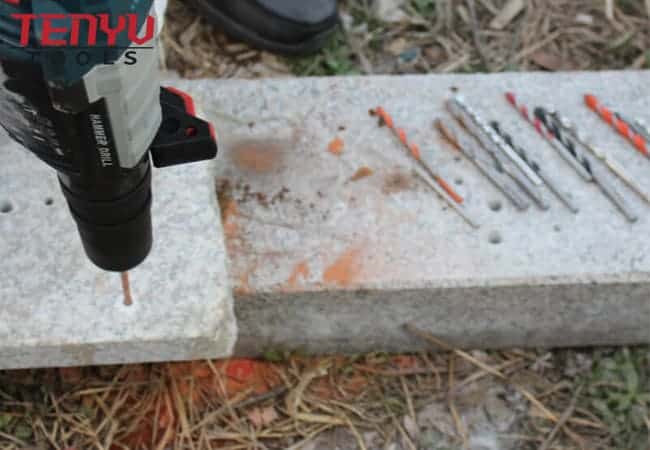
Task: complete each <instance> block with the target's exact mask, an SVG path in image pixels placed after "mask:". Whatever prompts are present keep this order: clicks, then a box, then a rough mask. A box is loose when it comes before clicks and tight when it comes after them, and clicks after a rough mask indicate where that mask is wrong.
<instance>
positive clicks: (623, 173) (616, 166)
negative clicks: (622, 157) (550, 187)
mask: <svg viewBox="0 0 650 450" xmlns="http://www.w3.org/2000/svg"><path fill="white" fill-rule="evenodd" d="M552 115H553V116H554V117H555V118H556V122H557V124H558V125H559V126H560V127H561V128H562V129H563V130H564V131H566V132H567V133H568V134H569V135H570V136H571V137H572V138H573V139H575V140H576V142H578V143H579V144H580V145H582V147H583V148H585V149H587V150H589V151H590V152H591V153H592V154H593V155H594V156H595V157H596V158H598V159H599V160H601V161H602V162H603V163H604V164H605V165H606V166H607V167H608V168H609V170H611V171H612V173H613V174H614V175H616V176H617V177H618V178H620V179H621V180H622V181H623V182H624V183H625V184H627V186H628V187H629V188H630V189H631V190H632V191H634V192H635V193H636V194H638V195H639V197H641V198H642V199H643V200H645V201H646V202H648V203H650V194H649V193H648V192H647V191H646V190H645V189H644V188H643V187H642V186H641V185H640V184H639V183H638V182H637V181H636V180H635V179H634V177H632V175H630V173H629V172H628V171H627V170H625V168H624V167H623V166H622V165H621V164H620V163H619V162H618V161H616V160H615V159H613V158H612V157H611V156H610V155H608V154H607V153H605V152H604V151H603V150H602V149H600V148H599V147H596V146H595V145H593V144H592V143H591V142H589V141H588V140H587V139H586V138H585V137H584V136H583V135H582V134H581V133H580V132H579V131H578V130H577V128H576V126H575V125H574V124H573V123H572V122H571V121H570V120H569V119H568V118H567V117H565V116H562V115H561V114H560V113H559V112H557V111H554V112H553V113H552Z"/></svg>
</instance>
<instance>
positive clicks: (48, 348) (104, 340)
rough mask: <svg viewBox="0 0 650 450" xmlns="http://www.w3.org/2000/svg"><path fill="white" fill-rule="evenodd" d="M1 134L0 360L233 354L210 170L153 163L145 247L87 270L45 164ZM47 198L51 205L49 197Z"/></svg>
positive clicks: (80, 361)
mask: <svg viewBox="0 0 650 450" xmlns="http://www.w3.org/2000/svg"><path fill="white" fill-rule="evenodd" d="M7 141H8V140H7V138H6V137H5V136H4V135H3V136H0V210H2V208H3V206H7V205H11V211H10V212H7V213H0V369H8V368H23V367H46V366H70V365H73V366H74V365H89V364H113V363H131V362H150V361H169V360H188V359H198V358H208V357H219V356H225V355H228V354H230V352H231V349H232V347H233V344H234V342H235V336H236V324H235V320H234V315H233V310H232V295H231V289H230V286H229V282H228V280H227V277H226V275H225V274H226V269H225V267H226V266H225V263H226V256H225V251H224V242H223V233H222V228H221V223H220V220H219V211H218V205H217V202H216V198H215V194H214V192H215V191H214V188H213V186H214V183H213V182H212V179H213V177H214V175H213V170H214V168H213V166H212V164H210V163H200V164H194V165H188V166H182V167H177V168H168V169H164V170H156V171H155V172H154V182H153V189H154V203H153V217H154V234H155V238H154V239H155V242H154V248H153V251H152V253H151V256H150V257H149V258H148V259H147V260H146V261H145V263H144V264H143V265H142V266H140V267H138V268H137V269H135V270H133V271H132V272H131V282H132V289H133V297H134V305H133V306H130V307H127V306H124V305H123V298H122V291H121V284H120V278H119V275H117V274H112V273H106V272H103V271H101V270H99V269H97V268H96V267H94V266H93V265H92V264H91V263H90V262H89V261H87V259H86V256H85V254H84V252H83V249H82V246H81V242H80V240H79V237H78V234H77V230H76V225H75V224H74V221H73V219H72V218H71V216H70V214H69V211H68V208H67V205H66V204H65V200H64V198H63V196H62V194H61V193H60V188H59V186H58V182H57V179H56V175H55V173H54V171H53V170H52V169H49V168H48V167H47V166H45V164H43V163H42V162H40V161H39V160H37V159H36V158H35V157H34V156H32V155H31V154H28V153H27V152H26V151H25V150H22V149H19V148H18V147H17V146H15V145H13V144H11V145H10V144H7ZM46 202H47V203H50V202H51V203H52V204H51V205H48V204H46Z"/></svg>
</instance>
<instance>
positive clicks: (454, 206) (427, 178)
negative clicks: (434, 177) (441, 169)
mask: <svg viewBox="0 0 650 450" xmlns="http://www.w3.org/2000/svg"><path fill="white" fill-rule="evenodd" d="M413 172H414V174H415V175H416V176H417V177H418V178H419V179H420V180H422V181H423V182H424V183H425V184H426V185H427V186H429V187H430V188H431V189H433V190H434V192H435V193H436V194H438V196H440V197H441V198H442V199H443V200H444V201H445V202H446V203H447V204H448V205H449V206H450V207H451V208H452V209H453V210H454V211H456V213H458V215H459V216H460V217H461V218H462V219H463V220H465V222H467V223H468V224H469V225H470V226H471V227H472V228H476V229H478V228H481V226H480V225H479V223H478V222H477V221H476V220H474V219H473V218H472V217H470V216H469V214H468V213H467V211H465V209H464V208H463V207H461V206H459V205H458V204H457V203H456V202H453V201H451V200H450V199H449V197H448V196H447V195H446V193H445V191H444V190H443V189H442V188H441V187H440V186H439V185H437V184H436V183H434V182H433V181H431V177H430V176H428V174H426V173H425V172H424V171H423V170H422V169H421V168H419V167H415V168H413Z"/></svg>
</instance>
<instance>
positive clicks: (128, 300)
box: [120, 272, 133, 306]
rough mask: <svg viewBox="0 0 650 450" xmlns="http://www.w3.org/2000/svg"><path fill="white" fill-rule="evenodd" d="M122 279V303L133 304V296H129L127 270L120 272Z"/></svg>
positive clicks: (129, 287) (129, 285) (129, 288)
mask: <svg viewBox="0 0 650 450" xmlns="http://www.w3.org/2000/svg"><path fill="white" fill-rule="evenodd" d="M120 278H121V280H122V293H123V294H124V304H125V305H126V306H131V305H132V304H133V297H132V296H131V284H130V283H129V272H122V273H121V274H120Z"/></svg>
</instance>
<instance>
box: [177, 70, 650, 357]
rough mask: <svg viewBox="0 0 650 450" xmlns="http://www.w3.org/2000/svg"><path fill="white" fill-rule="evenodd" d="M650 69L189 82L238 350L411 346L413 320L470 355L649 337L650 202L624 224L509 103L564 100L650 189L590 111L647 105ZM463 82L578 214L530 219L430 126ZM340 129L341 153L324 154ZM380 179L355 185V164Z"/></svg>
mask: <svg viewBox="0 0 650 450" xmlns="http://www.w3.org/2000/svg"><path fill="white" fill-rule="evenodd" d="M649 82H650V75H649V73H648V72H632V71H627V72H602V73H559V74H544V73H510V74H498V75H431V76H401V77H372V78H354V77H353V78H328V79H286V80H261V81H236V80H229V81H223V80H219V81H217V80H206V81H181V82H179V85H180V86H181V87H183V88H186V89H187V90H189V91H190V92H192V93H193V95H194V96H195V97H196V98H198V99H199V100H200V102H201V103H202V104H203V107H204V110H205V113H206V114H207V116H208V118H210V119H212V120H213V121H214V122H215V123H216V125H217V129H218V130H219V131H220V139H221V144H222V152H221V154H220V157H219V163H218V169H217V180H216V182H217V185H218V187H219V190H220V193H221V195H220V199H221V206H222V209H223V210H224V214H223V216H224V218H225V221H224V227H225V232H226V246H227V248H228V252H229V255H230V276H231V281H232V283H233V286H234V290H235V296H236V304H235V308H236V315H237V317H238V325H239V330H240V331H239V342H238V345H237V348H236V351H237V353H239V354H261V353H263V352H264V351H265V350H268V349H285V350H302V351H307V352H335V351H345V352H360V351H371V350H390V351H403V350H415V349H419V348H422V347H423V344H422V342H420V341H418V340H416V339H413V338H412V337H411V336H409V335H407V334H406V333H405V332H404V331H403V324H404V323H407V322H413V323H415V324H416V325H418V326H419V327H421V328H423V329H426V330H428V331H430V332H432V333H434V334H435V335H437V336H440V337H442V338H444V339H446V340H448V341H450V342H452V343H454V344H456V345H460V346H466V347H506V346H574V345H575V346H582V345H596V344H631V343H640V342H650V240H648V239H647V236H646V231H647V229H648V224H649V222H650V214H649V212H650V206H649V205H647V204H645V203H643V201H642V200H641V199H640V198H638V197H637V196H635V195H634V194H633V193H631V192H630V191H629V190H626V189H625V188H624V186H623V185H622V184H621V183H618V182H616V183H615V185H616V186H617V188H619V189H620V190H621V191H622V192H624V195H625V197H626V198H628V199H629V201H630V202H631V203H632V205H633V207H634V208H635V209H636V210H637V211H638V213H639V216H640V219H639V221H638V222H637V223H635V224H630V223H628V222H627V221H626V220H625V218H623V216H621V214H620V213H619V212H618V211H617V210H616V208H615V207H614V206H613V205H612V204H611V203H610V202H609V201H608V200H607V199H606V198H605V197H604V196H603V194H602V193H601V191H600V190H599V189H598V188H597V187H596V186H595V185H593V184H586V183H585V182H584V181H582V179H581V178H579V177H578V176H577V175H576V174H575V173H574V171H573V169H571V168H570V167H569V166H568V165H567V163H566V162H565V161H564V160H563V159H562V158H561V157H559V156H558V155H557V154H556V153H555V152H554V150H552V149H551V148H550V147H549V146H548V145H547V144H546V143H544V142H543V141H542V140H540V138H538V136H537V135H536V134H535V132H534V130H532V129H531V128H530V127H529V125H527V124H526V123H525V122H523V121H522V120H521V119H520V117H519V116H518V115H517V114H516V113H515V112H514V111H513V110H511V109H510V107H509V106H508V104H507V103H506V102H505V100H504V98H503V93H504V92H505V91H506V90H513V91H515V92H516V93H517V94H518V95H519V96H520V97H521V98H522V99H523V100H525V102H526V103H528V104H530V105H548V104H553V105H554V106H555V107H557V108H558V109H559V110H560V111H562V112H563V113H564V114H565V115H566V116H569V117H570V118H571V119H573V120H574V121H575V122H576V123H577V124H578V125H579V126H580V127H581V128H583V129H584V130H585V131H587V132H588V133H589V135H590V137H591V138H592V139H593V140H594V141H595V142H597V143H599V144H600V145H601V146H602V147H603V148H604V149H605V150H606V151H607V152H608V153H610V154H611V155H612V156H615V157H616V158H617V159H618V160H619V161H620V162H621V163H622V164H623V165H624V166H625V167H626V168H627V169H628V170H629V171H630V172H632V173H633V174H634V176H635V177H637V179H639V180H640V182H641V183H642V184H643V185H644V186H645V187H646V188H647V189H650V177H648V175H647V174H648V170H649V169H650V160H647V159H645V158H643V157H642V156H641V155H639V154H638V153H636V152H635V151H634V150H633V149H632V148H631V147H630V146H628V145H627V144H626V142H625V141H623V140H622V139H621V138H620V137H619V136H617V135H616V134H615V133H613V132H612V131H611V130H610V129H609V128H608V127H607V126H606V125H605V124H604V123H602V122H601V121H600V120H599V119H598V118H597V117H596V116H595V115H594V114H593V113H592V112H591V111H589V110H588V109H587V108H586V107H584V106H583V103H582V96H583V94H584V93H586V92H593V93H596V94H598V95H599V97H600V98H601V99H602V100H603V101H604V102H606V103H610V104H612V105H615V106H616V107H618V108H620V109H622V110H623V111H626V112H627V114H628V115H629V116H636V115H640V116H645V117H646V118H647V117H648V115H649V114H650V112H649V111H650V110H649V107H650V97H649V96H648V95H647V89H648V85H649ZM452 89H457V90H458V91H459V92H460V93H461V94H462V95H463V96H464V97H465V99H466V100H467V102H468V103H470V104H471V105H473V106H474V107H475V108H476V109H477V110H478V111H479V112H481V113H482V114H483V116H484V118H485V119H488V120H490V119H498V120H500V121H501V124H502V126H503V128H504V129H505V130H506V131H508V132H510V134H512V135H513V136H514V137H515V138H516V139H517V140H518V141H519V143H520V144H521V145H522V146H524V147H525V148H526V149H527V150H528V151H529V152H530V153H531V154H532V155H534V156H535V158H536V159H538V160H539V161H540V162H541V164H542V166H543V167H544V169H545V170H546V171H547V172H548V173H551V174H553V176H554V177H555V178H556V179H559V180H561V183H562V185H563V186H564V187H565V189H566V190H567V191H569V192H570V193H571V195H573V197H574V198H575V199H576V200H577V202H578V203H579V205H580V207H581V212H580V214H578V215H574V214H572V213H571V212H569V211H568V210H567V209H566V208H565V207H564V206H563V205H562V204H561V203H560V202H559V201H558V200H557V199H556V198H555V197H554V196H552V195H551V194H550V193H548V198H549V199H550V200H551V209H550V210H549V211H541V210H539V209H536V208H535V207H531V209H530V210H528V211H526V212H518V211H516V210H515V208H514V207H513V206H512V205H511V204H509V203H508V201H507V200H506V199H505V198H504V196H503V195H502V194H501V193H500V192H499V191H497V190H495V189H494V187H493V186H492V185H491V184H490V183H489V182H488V181H487V180H486V179H485V178H484V177H483V176H482V175H481V174H480V173H479V172H478V171H477V169H476V168H475V167H474V166H473V165H472V164H471V163H469V162H468V161H467V160H465V159H463V158H457V156H458V154H457V153H456V152H455V151H453V150H452V149H451V148H450V147H449V146H448V145H446V144H445V143H443V142H442V141H441V140H440V138H439V137H438V135H437V132H436V131H435V130H433V128H432V122H433V120H434V118H436V117H449V116H448V115H447V113H446V112H445V111H444V109H443V101H444V99H445V98H446V97H447V96H449V95H450V93H451V90H452ZM378 105H383V106H384V107H385V108H386V110H387V111H388V112H389V113H391V114H392V116H393V118H394V119H395V121H396V123H397V124H398V125H400V126H402V127H404V128H405V130H406V131H407V133H408V135H409V137H410V138H411V139H412V140H413V141H415V142H417V143H418V144H419V145H420V147H421V149H422V152H423V154H424V157H425V159H426V160H427V161H428V162H429V163H430V164H431V165H432V166H435V167H436V168H437V169H438V170H439V172H440V173H441V174H442V175H443V176H444V177H446V178H447V179H448V180H449V181H451V182H452V183H455V186H456V188H457V189H458V190H459V191H460V193H461V194H462V195H464V196H465V200H466V207H467V210H468V212H470V213H471V214H472V215H473V216H474V217H476V218H477V219H478V221H479V222H480V223H481V228H480V229H479V230H478V231H476V230H473V229H471V228H470V227H469V226H468V225H467V224H466V223H465V222H463V221H462V220H461V219H460V218H459V217H458V216H456V215H455V214H454V213H453V212H452V211H450V210H448V209H447V208H446V207H445V206H444V205H443V204H442V203H441V201H440V200H439V199H438V198H437V197H436V196H435V195H434V194H433V193H432V192H431V191H430V190H429V189H428V188H427V187H426V186H425V185H423V184H422V183H420V182H419V181H418V180H416V179H413V178H412V177H411V168H412V167H413V165H412V162H411V160H410V159H409V158H408V157H406V156H405V154H404V153H403V151H402V149H401V147H400V146H399V145H398V143H397V141H396V140H395V138H394V137H393V136H392V135H391V134H390V133H389V132H388V130H387V129H386V128H379V127H378V125H377V120H376V119H374V118H371V117H369V115H368V110H369V109H370V108H374V107H376V106H378ZM336 137H339V138H341V139H342V140H343V141H344V150H343V153H342V154H341V155H340V156H334V155H333V154H331V153H330V152H328V144H329V143H330V142H331V141H332V140H333V139H334V138H336ZM363 167H367V168H369V169H371V170H372V172H373V174H372V176H369V177H366V178H363V179H360V180H358V181H351V178H352V177H353V176H354V175H355V173H357V172H358V170H359V169H360V168H363Z"/></svg>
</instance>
